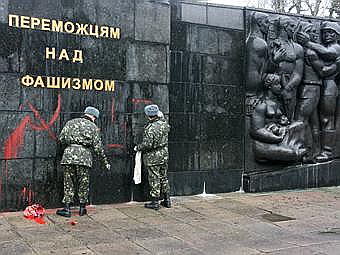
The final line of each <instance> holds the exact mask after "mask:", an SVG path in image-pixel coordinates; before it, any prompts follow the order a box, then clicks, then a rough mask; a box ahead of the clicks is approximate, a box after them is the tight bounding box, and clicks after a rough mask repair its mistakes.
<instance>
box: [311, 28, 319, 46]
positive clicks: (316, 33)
mask: <svg viewBox="0 0 340 255" xmlns="http://www.w3.org/2000/svg"><path fill="white" fill-rule="evenodd" d="M309 37H310V40H311V41H312V42H315V43H319V42H320V32H319V29H318V28H317V27H316V26H313V27H312V28H311V30H310V31H309Z"/></svg>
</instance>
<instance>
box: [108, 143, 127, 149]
mask: <svg viewBox="0 0 340 255" xmlns="http://www.w3.org/2000/svg"><path fill="white" fill-rule="evenodd" d="M107 147H108V148H109V149H124V148H125V147H124V145H122V144H108V145H107Z"/></svg>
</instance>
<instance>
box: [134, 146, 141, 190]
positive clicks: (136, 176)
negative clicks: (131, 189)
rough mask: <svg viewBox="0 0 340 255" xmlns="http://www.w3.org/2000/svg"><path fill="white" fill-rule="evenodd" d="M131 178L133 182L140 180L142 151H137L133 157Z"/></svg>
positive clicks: (137, 182) (139, 181)
mask: <svg viewBox="0 0 340 255" xmlns="http://www.w3.org/2000/svg"><path fill="white" fill-rule="evenodd" d="M133 180H134V182H135V184H139V183H141V182H142V152H141V151H137V153H136V158H135V169H134V171H133Z"/></svg>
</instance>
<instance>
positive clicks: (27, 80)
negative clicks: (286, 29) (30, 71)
mask: <svg viewBox="0 0 340 255" xmlns="http://www.w3.org/2000/svg"><path fill="white" fill-rule="evenodd" d="M21 83H22V85H25V86H27V87H29V86H31V85H33V83H34V78H33V77H32V76H30V75H25V76H23V77H22V78H21Z"/></svg>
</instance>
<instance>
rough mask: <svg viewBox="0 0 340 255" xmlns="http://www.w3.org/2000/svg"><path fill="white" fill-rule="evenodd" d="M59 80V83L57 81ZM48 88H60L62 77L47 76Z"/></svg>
mask: <svg viewBox="0 0 340 255" xmlns="http://www.w3.org/2000/svg"><path fill="white" fill-rule="evenodd" d="M56 81H57V83H56ZM47 88H51V89H59V88H60V77H49V76H47Z"/></svg>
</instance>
